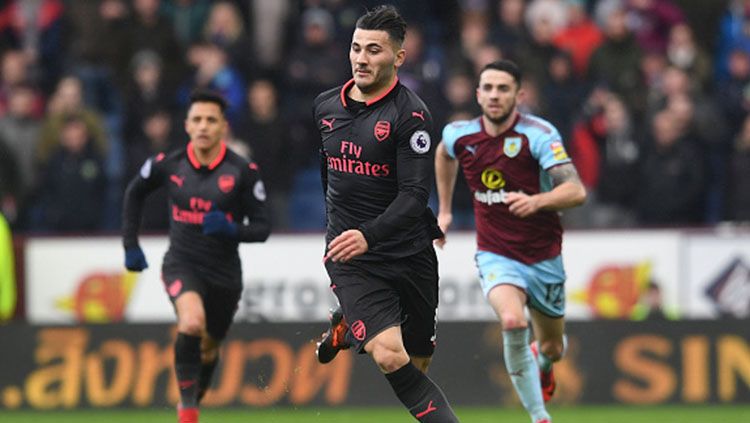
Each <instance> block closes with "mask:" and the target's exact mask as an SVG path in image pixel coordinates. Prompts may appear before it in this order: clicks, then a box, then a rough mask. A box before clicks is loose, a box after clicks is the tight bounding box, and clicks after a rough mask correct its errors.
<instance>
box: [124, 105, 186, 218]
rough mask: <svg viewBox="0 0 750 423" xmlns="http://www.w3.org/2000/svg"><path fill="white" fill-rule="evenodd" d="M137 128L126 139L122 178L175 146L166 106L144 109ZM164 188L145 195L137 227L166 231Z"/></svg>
mask: <svg viewBox="0 0 750 423" xmlns="http://www.w3.org/2000/svg"><path fill="white" fill-rule="evenodd" d="M140 126H141V128H140V130H139V131H138V135H137V136H136V138H135V139H132V140H130V141H129V142H128V149H127V157H126V160H127V163H126V173H125V175H124V178H123V179H124V180H126V181H129V180H131V179H132V178H133V177H134V176H135V175H136V174H137V173H138V172H139V170H140V168H141V166H142V165H143V163H145V162H146V159H148V158H149V157H154V156H156V155H157V154H158V153H166V152H168V151H170V150H172V149H175V148H178V146H179V144H180V142H179V141H178V139H177V138H176V136H175V134H176V131H175V125H174V124H173V121H172V115H171V113H170V111H169V110H166V109H160V108H158V107H157V108H153V109H151V110H150V111H149V112H145V113H144V118H143V120H142V121H141V122H140ZM166 210H167V192H166V190H163V189H162V190H158V191H156V192H154V193H153V194H152V195H150V196H149V197H147V198H146V200H145V202H144V206H143V219H142V220H141V229H143V230H145V231H166V230H167V229H168V228H169V213H165V211H166Z"/></svg>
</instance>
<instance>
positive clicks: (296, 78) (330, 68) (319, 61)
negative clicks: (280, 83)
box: [284, 8, 348, 115]
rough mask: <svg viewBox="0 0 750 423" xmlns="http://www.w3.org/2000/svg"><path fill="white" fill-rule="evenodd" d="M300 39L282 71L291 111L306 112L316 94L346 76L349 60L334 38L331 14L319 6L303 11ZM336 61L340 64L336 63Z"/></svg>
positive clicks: (344, 78) (307, 112)
mask: <svg viewBox="0 0 750 423" xmlns="http://www.w3.org/2000/svg"><path fill="white" fill-rule="evenodd" d="M301 36H302V39H301V42H300V43H299V44H298V45H297V46H296V47H295V48H294V49H293V50H292V51H291V53H290V54H289V59H288V61H287V64H286V69H285V71H284V73H285V75H286V82H287V86H286V88H287V92H288V93H289V95H290V96H291V98H290V99H289V101H290V105H291V104H296V105H297V106H296V107H294V106H293V107H292V108H291V109H290V111H292V112H293V113H297V114H303V113H304V114H305V115H307V114H309V110H308V109H309V104H311V102H312V100H313V99H314V98H315V96H316V95H317V94H318V93H320V92H322V91H324V90H326V89H328V88H330V87H332V86H335V85H336V84H339V83H340V82H341V81H344V80H346V75H348V73H347V70H348V62H347V59H346V57H345V56H344V55H343V54H342V52H341V49H340V48H339V46H337V45H336V44H335V43H334V39H333V17H332V16H331V14H330V13H328V11H326V10H325V9H322V8H310V9H307V10H305V11H304V12H303V14H302V34H301ZM337 64H339V65H337Z"/></svg>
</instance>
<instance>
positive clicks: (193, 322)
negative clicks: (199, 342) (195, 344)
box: [177, 315, 206, 336]
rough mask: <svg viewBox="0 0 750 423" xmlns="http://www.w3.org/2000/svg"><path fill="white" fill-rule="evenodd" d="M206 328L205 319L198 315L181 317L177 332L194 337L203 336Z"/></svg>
mask: <svg viewBox="0 0 750 423" xmlns="http://www.w3.org/2000/svg"><path fill="white" fill-rule="evenodd" d="M205 328H206V321H205V319H204V318H203V317H202V316H198V315H188V316H180V319H179V321H178V322H177V330H178V331H179V332H181V333H185V334H188V335H192V336H202V335H203V331H204V330H205Z"/></svg>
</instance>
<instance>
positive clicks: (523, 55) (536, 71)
mask: <svg viewBox="0 0 750 423" xmlns="http://www.w3.org/2000/svg"><path fill="white" fill-rule="evenodd" d="M567 12H568V9H567V7H566V6H565V4H564V3H563V0H533V1H532V2H531V3H529V5H528V8H527V9H526V26H527V28H528V32H529V34H530V37H529V41H528V43H526V44H525V45H524V46H523V47H521V48H520V49H519V53H520V54H519V55H518V57H517V58H516V61H517V62H519V66H520V67H521V68H522V69H524V73H525V75H528V78H526V77H525V78H524V79H526V80H533V81H534V82H535V83H536V86H537V87H541V86H543V85H545V84H546V83H547V78H548V76H549V67H550V61H552V58H553V57H554V56H556V55H558V54H559V53H560V49H558V48H557V46H556V45H555V44H554V39H555V36H557V34H558V33H559V32H560V31H561V30H562V29H563V28H565V27H566V26H567V24H568V14H567Z"/></svg>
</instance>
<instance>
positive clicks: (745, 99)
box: [715, 49, 750, 134]
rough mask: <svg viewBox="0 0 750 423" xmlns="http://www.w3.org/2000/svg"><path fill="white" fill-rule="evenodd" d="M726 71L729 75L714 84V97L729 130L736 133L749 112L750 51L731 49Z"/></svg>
mask: <svg viewBox="0 0 750 423" xmlns="http://www.w3.org/2000/svg"><path fill="white" fill-rule="evenodd" d="M728 71H729V77H728V78H725V79H722V80H720V81H719V82H718V83H717V84H716V93H715V98H716V99H717V104H718V105H719V108H720V109H721V112H722V114H723V115H724V117H725V118H726V119H727V124H728V126H729V132H730V133H731V134H736V133H738V132H739V131H740V128H741V127H742V125H743V122H744V120H745V116H747V115H748V113H750V52H746V51H743V50H741V49H735V50H733V51H732V53H731V54H730V55H729V69H728Z"/></svg>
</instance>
